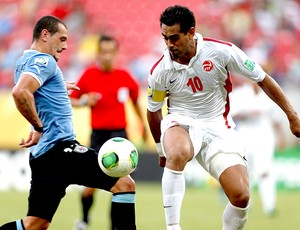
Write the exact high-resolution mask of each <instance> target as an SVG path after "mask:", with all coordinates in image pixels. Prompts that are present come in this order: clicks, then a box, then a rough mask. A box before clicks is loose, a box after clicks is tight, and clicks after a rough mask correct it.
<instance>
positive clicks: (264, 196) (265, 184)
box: [258, 175, 276, 214]
mask: <svg viewBox="0 0 300 230" xmlns="http://www.w3.org/2000/svg"><path fill="white" fill-rule="evenodd" d="M258 192H259V196H260V200H261V202H262V207H263V210H264V212H265V213H266V214H270V213H272V212H273V211H274V210H275V208H276V181H275V179H274V178H272V176H270V175H268V176H266V177H263V178H261V179H260V180H259V181H258Z"/></svg>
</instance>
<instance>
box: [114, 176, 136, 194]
mask: <svg viewBox="0 0 300 230" xmlns="http://www.w3.org/2000/svg"><path fill="white" fill-rule="evenodd" d="M110 191H111V192H112V193H119V192H135V182H134V180H133V179H132V178H131V177H130V176H126V177H121V178H120V179H119V180H118V181H117V183H116V184H115V185H114V186H113V187H112V188H111V190H110Z"/></svg>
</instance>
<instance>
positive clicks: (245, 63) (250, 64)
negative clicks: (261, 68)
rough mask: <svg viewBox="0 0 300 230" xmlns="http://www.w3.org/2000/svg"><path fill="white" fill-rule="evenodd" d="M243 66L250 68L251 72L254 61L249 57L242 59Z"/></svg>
mask: <svg viewBox="0 0 300 230" xmlns="http://www.w3.org/2000/svg"><path fill="white" fill-rule="evenodd" d="M244 66H246V68H247V69H248V70H250V71H251V72H253V70H254V68H255V62H254V61H251V60H250V59H247V60H246V61H244Z"/></svg>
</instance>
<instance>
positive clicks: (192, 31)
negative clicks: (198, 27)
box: [188, 27, 195, 39]
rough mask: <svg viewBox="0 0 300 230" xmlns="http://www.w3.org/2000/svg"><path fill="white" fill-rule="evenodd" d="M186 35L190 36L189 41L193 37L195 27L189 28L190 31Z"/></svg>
mask: <svg viewBox="0 0 300 230" xmlns="http://www.w3.org/2000/svg"><path fill="white" fill-rule="evenodd" d="M188 35H189V36H190V38H191V39H193V38H194V35H195V27H191V28H190V30H189V31H188Z"/></svg>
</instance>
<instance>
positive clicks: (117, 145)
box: [98, 137, 139, 177]
mask: <svg viewBox="0 0 300 230" xmlns="http://www.w3.org/2000/svg"><path fill="white" fill-rule="evenodd" d="M138 158H139V156H138V151H137V149H136V147H135V146H134V144H133V143H132V142H130V141H129V140H127V139H126V138H122V137H115V138H111V139H109V140H107V141H106V142H105V143H104V144H103V145H102V146H101V148H100V150H99V153H98V162H99V165H100V168H101V169H102V171H103V172H104V173H105V174H107V175H108V176H111V177H124V176H127V175H129V174H131V173H132V172H133V171H134V170H135V169H136V167H137V164H138Z"/></svg>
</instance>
